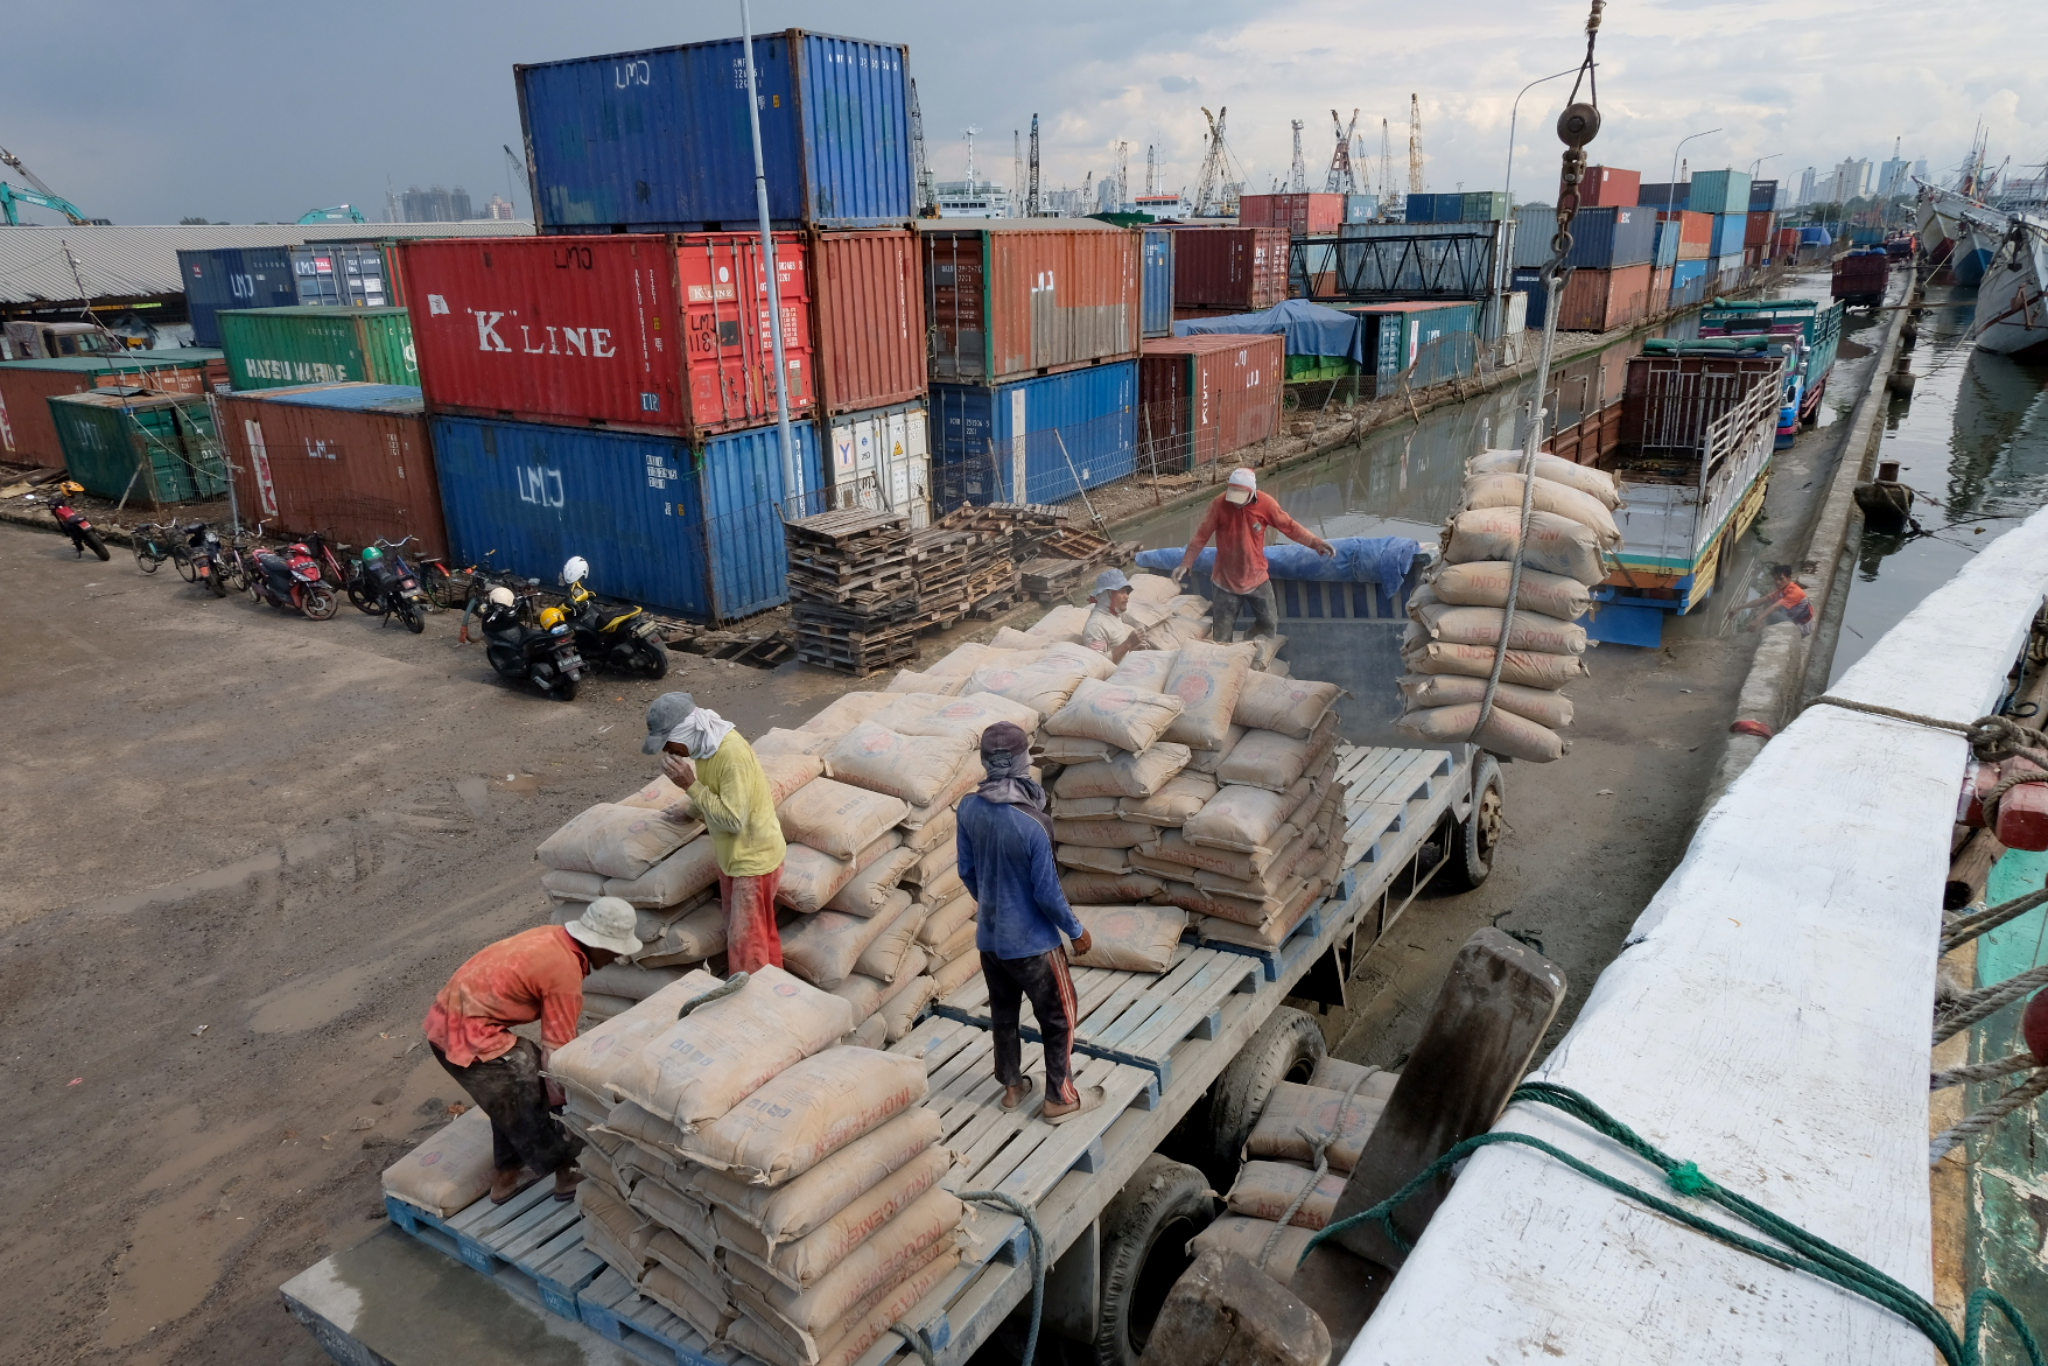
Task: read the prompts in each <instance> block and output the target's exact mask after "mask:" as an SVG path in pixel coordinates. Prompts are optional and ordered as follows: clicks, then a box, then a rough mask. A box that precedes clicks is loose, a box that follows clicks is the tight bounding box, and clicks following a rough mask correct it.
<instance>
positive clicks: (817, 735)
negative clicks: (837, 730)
mask: <svg viewBox="0 0 2048 1366" xmlns="http://www.w3.org/2000/svg"><path fill="white" fill-rule="evenodd" d="M832 738H833V737H832V736H830V735H826V734H824V733H822V732H820V731H815V730H784V729H782V728H781V727H779V726H778V727H776V728H775V729H773V730H767V731H763V732H761V735H760V738H759V739H756V740H755V741H754V742H753V748H754V757H755V758H756V759H761V760H764V761H765V760H766V759H767V758H768V756H769V755H771V754H822V753H823V752H824V751H826V750H827V749H830V748H831V747H832Z"/></svg>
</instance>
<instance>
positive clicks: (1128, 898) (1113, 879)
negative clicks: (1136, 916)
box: [1060, 873, 1165, 906]
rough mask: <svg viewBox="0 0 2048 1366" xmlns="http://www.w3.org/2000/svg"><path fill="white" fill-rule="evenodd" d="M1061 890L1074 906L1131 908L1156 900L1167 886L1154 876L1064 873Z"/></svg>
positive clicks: (1144, 874)
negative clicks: (1130, 906)
mask: <svg viewBox="0 0 2048 1366" xmlns="http://www.w3.org/2000/svg"><path fill="white" fill-rule="evenodd" d="M1060 890H1061V891H1062V892H1064V893H1066V897H1067V902H1068V904H1069V905H1073V906H1118V905H1125V906H1127V905H1130V904H1132V903H1134V902H1141V901H1152V900H1155V899H1156V898H1157V897H1158V896H1159V894H1160V893H1161V892H1162V891H1164V890H1165V884H1164V883H1162V882H1161V881H1160V880H1159V879H1158V878H1156V877H1154V876H1152V875H1151V874H1150V873H1125V874H1123V875H1121V876H1115V875H1111V874H1107V873H1062V874H1060Z"/></svg>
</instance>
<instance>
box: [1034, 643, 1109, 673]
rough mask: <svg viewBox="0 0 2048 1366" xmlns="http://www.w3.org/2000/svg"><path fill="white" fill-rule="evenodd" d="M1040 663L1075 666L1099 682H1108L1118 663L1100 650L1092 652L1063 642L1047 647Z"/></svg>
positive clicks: (1086, 648)
mask: <svg viewBox="0 0 2048 1366" xmlns="http://www.w3.org/2000/svg"><path fill="white" fill-rule="evenodd" d="M1039 658H1040V662H1041V663H1043V664H1046V665H1059V664H1073V665H1076V666H1077V667H1079V668H1080V669H1081V671H1082V672H1083V673H1085V674H1087V676H1088V677H1090V678H1093V679H1096V680H1098V681H1103V680H1107V679H1108V678H1109V676H1110V675H1111V674H1113V673H1115V672H1116V663H1115V661H1113V660H1111V659H1110V657H1109V656H1108V655H1106V654H1104V653H1102V651H1100V650H1091V649H1089V648H1088V647H1087V646H1086V645H1078V644H1075V643H1073V642H1070V641H1061V642H1059V643H1058V644H1056V645H1049V646H1047V647H1046V650H1045V653H1044V654H1043V655H1041V656H1040V657H1039Z"/></svg>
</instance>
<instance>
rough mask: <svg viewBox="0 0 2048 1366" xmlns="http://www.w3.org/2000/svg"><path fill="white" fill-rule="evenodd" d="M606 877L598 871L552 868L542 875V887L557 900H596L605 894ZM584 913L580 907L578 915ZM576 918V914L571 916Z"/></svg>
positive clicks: (577, 911)
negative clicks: (597, 872) (567, 870)
mask: <svg viewBox="0 0 2048 1366" xmlns="http://www.w3.org/2000/svg"><path fill="white" fill-rule="evenodd" d="M604 881H605V880H604V879H603V878H601V877H599V876H598V875H597V874H596V873H568V872H564V871H562V870H561V869H559V868H550V869H548V870H547V871H546V872H545V873H542V874H541V875H540V889H541V890H542V891H544V892H546V893H547V894H548V895H549V896H551V897H553V898H555V900H557V901H595V900H597V899H598V898H599V897H601V896H603V895H604ZM581 914H583V909H582V907H580V906H579V907H578V908H577V910H576V915H581ZM569 918H570V919H571V920H574V919H575V918H576V916H570V917H569Z"/></svg>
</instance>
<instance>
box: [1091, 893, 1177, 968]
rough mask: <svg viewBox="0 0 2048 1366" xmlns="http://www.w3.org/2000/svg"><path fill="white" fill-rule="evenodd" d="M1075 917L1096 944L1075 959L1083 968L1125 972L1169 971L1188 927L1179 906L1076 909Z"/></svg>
mask: <svg viewBox="0 0 2048 1366" xmlns="http://www.w3.org/2000/svg"><path fill="white" fill-rule="evenodd" d="M1073 910H1074V915H1075V917H1076V918H1077V919H1079V920H1080V922H1081V925H1082V928H1084V929H1086V930H1087V931H1088V934H1089V936H1090V938H1091V939H1092V940H1093V941H1094V942H1093V943H1092V944H1090V945H1089V948H1088V952H1086V953H1084V954H1081V955H1079V956H1077V957H1075V958H1074V960H1073V962H1074V966H1075V967H1079V968H1114V969H1117V970H1119V971H1122V972H1165V971H1166V970H1167V969H1168V968H1170V967H1172V966H1173V952H1174V950H1175V949H1176V948H1177V947H1178V946H1179V945H1180V935H1181V931H1182V930H1184V929H1186V928H1187V923H1188V917H1187V912H1185V911H1183V910H1181V909H1180V908H1179V907H1177V906H1076V907H1074V908H1073Z"/></svg>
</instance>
